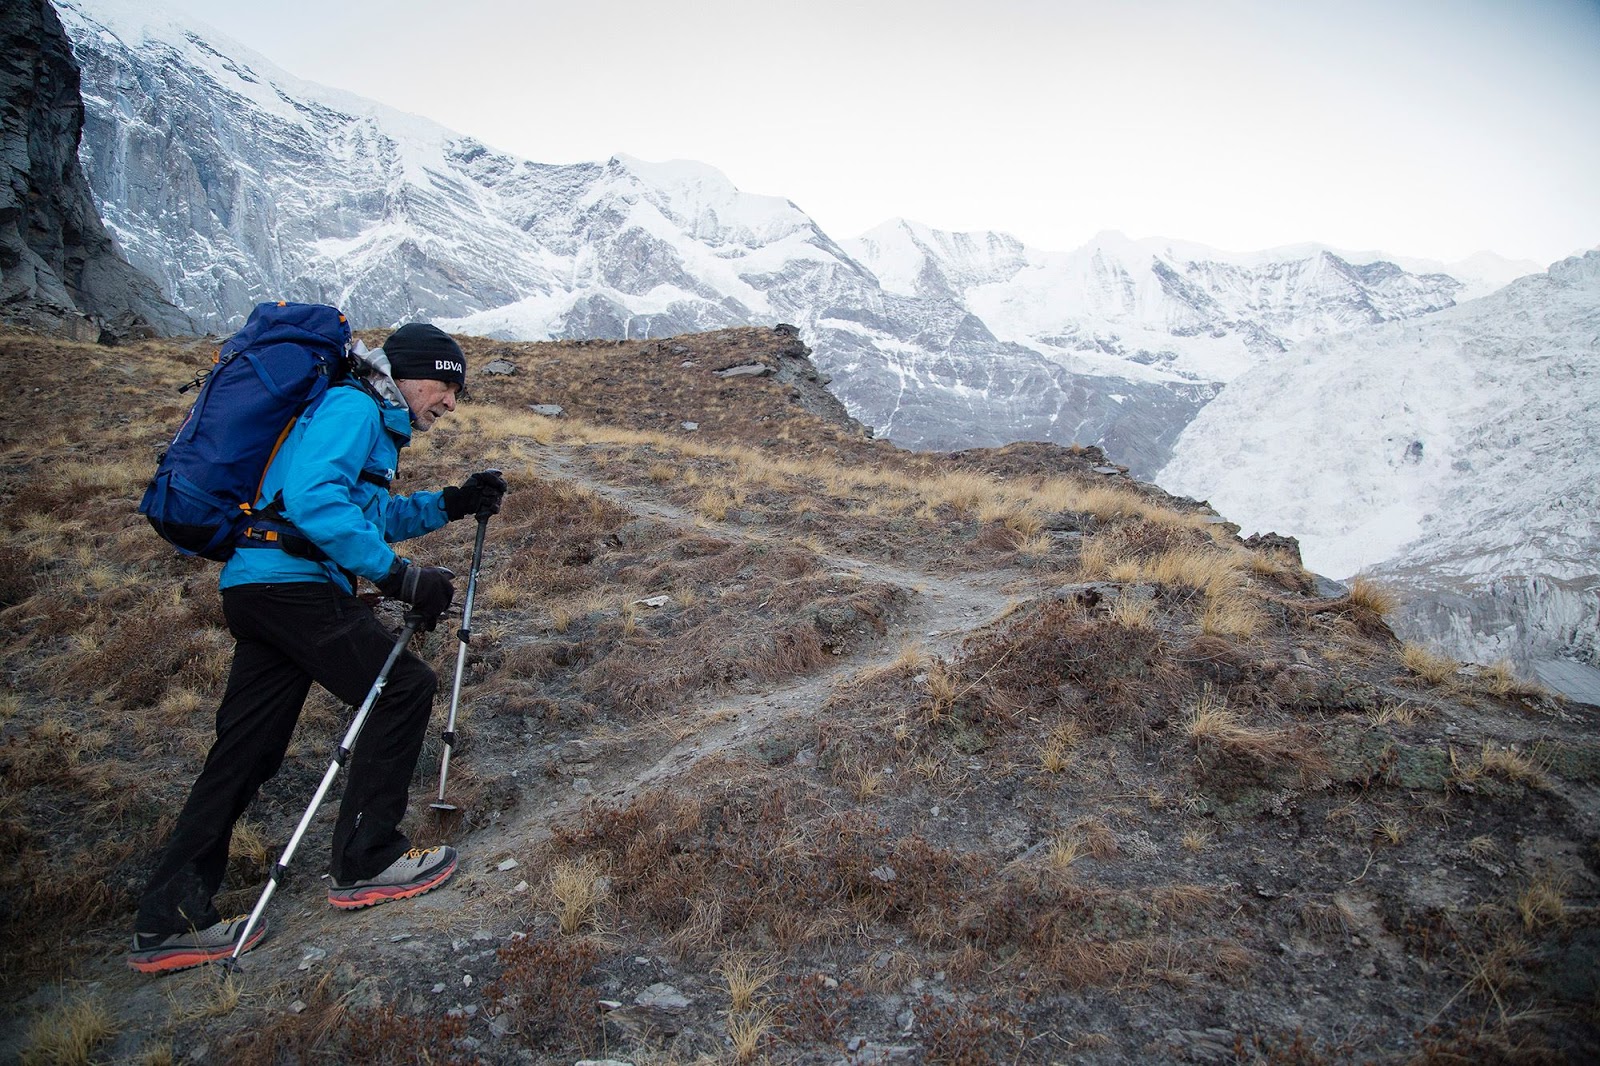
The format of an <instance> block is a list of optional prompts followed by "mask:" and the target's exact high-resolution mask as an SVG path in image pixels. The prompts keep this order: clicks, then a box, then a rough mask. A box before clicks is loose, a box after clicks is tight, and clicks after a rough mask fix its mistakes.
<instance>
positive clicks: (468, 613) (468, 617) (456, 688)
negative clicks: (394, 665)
mask: <svg viewBox="0 0 1600 1066" xmlns="http://www.w3.org/2000/svg"><path fill="white" fill-rule="evenodd" d="M488 528H489V515H486V514H482V513H480V514H479V515H478V539H477V540H476V541H475V542H474V543H473V545H472V570H471V572H470V573H469V574H468V575H467V598H466V599H465V600H464V601H462V604H461V628H460V629H458V630H456V639H457V640H459V641H460V642H461V646H460V647H459V648H457V649H456V680H455V684H454V685H452V686H451V688H450V718H449V720H448V721H446V722H445V726H444V753H443V754H442V755H440V757H439V798H438V799H436V800H434V801H433V802H432V803H430V804H428V806H429V807H432V808H433V809H434V810H436V811H438V812H440V816H441V817H442V816H443V815H444V814H447V813H450V812H452V811H456V810H459V808H458V807H457V806H456V805H455V804H454V803H446V802H445V798H444V782H445V778H446V777H448V776H449V774H450V752H451V750H452V749H453V748H454V747H455V746H456V707H457V706H459V705H460V703H461V672H462V670H463V669H465V667H466V665H467V643H468V642H469V641H470V640H471V639H472V601H473V599H474V598H475V597H476V594H477V591H478V568H479V567H480V566H482V565H483V535H484V533H485V532H486V531H487V530H488Z"/></svg>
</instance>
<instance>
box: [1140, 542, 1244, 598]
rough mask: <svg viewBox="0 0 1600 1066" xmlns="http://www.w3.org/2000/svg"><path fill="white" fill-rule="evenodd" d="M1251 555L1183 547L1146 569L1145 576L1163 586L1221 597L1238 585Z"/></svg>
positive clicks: (1152, 562) (1157, 558)
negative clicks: (1173, 586) (1193, 590)
mask: <svg viewBox="0 0 1600 1066" xmlns="http://www.w3.org/2000/svg"><path fill="white" fill-rule="evenodd" d="M1247 562H1248V556H1247V555H1245V554H1244V553H1240V552H1228V551H1219V550H1217V549H1215V548H1206V547H1194V548H1180V549H1177V550H1174V551H1169V552H1164V553H1162V554H1161V555H1159V556H1157V557H1156V558H1155V559H1153V560H1151V561H1150V563H1149V564H1147V565H1146V567H1145V576H1146V578H1147V579H1149V580H1151V581H1158V582H1160V583H1161V584H1163V585H1175V586H1179V587H1185V588H1192V589H1199V590H1201V591H1203V592H1205V593H1206V594H1207V595H1208V596H1210V597H1213V598H1215V597H1218V596H1221V595H1223V594H1225V593H1227V592H1230V591H1232V590H1233V589H1235V588H1237V587H1238V586H1239V583H1240V580H1241V571H1242V570H1243V568H1244V566H1245V564H1246V563H1247Z"/></svg>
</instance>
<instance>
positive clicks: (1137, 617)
mask: <svg viewBox="0 0 1600 1066" xmlns="http://www.w3.org/2000/svg"><path fill="white" fill-rule="evenodd" d="M1155 610H1156V604H1155V601H1154V600H1136V599H1134V598H1133V597H1131V596H1128V595H1122V596H1119V597H1117V602H1116V603H1113V604H1112V605H1111V609H1110V610H1109V611H1107V612H1106V617H1107V618H1110V619H1111V620H1112V621H1113V622H1116V623H1117V624H1118V625H1124V626H1127V627H1128V628H1129V629H1150V628H1152V626H1153V625H1154V621H1155Z"/></svg>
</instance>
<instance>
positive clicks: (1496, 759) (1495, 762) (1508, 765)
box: [1478, 742, 1546, 788]
mask: <svg viewBox="0 0 1600 1066" xmlns="http://www.w3.org/2000/svg"><path fill="white" fill-rule="evenodd" d="M1478 765H1479V769H1480V770H1481V772H1482V773H1485V774H1491V775H1493V776H1495V777H1499V778H1503V779H1504V780H1506V781H1514V782H1516V783H1518V784H1523V785H1528V786H1529V787H1532V788H1541V787H1543V786H1544V785H1545V784H1546V781H1545V776H1544V773H1543V771H1541V770H1540V769H1539V766H1538V764H1537V763H1535V762H1534V761H1533V759H1532V758H1530V757H1529V756H1527V755H1525V754H1523V753H1522V752H1520V751H1518V750H1517V749H1516V748H1497V747H1494V746H1493V745H1492V744H1489V743H1488V742H1485V743H1484V745H1483V751H1482V752H1481V753H1480V755H1479V757H1478Z"/></svg>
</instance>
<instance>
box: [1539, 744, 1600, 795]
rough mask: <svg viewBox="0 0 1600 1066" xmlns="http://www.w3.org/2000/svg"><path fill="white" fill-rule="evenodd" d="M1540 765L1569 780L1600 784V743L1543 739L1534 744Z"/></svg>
mask: <svg viewBox="0 0 1600 1066" xmlns="http://www.w3.org/2000/svg"><path fill="white" fill-rule="evenodd" d="M1533 761H1534V763H1535V764H1537V765H1538V766H1541V767H1543V768H1545V769H1546V770H1548V771H1549V772H1550V773H1553V774H1556V775H1557V776H1559V777H1565V778H1566V779H1567V780H1569V781H1581V782H1583V783H1585V784H1590V785H1593V784H1600V743H1596V742H1594V741H1577V742H1569V741H1564V740H1546V741H1541V742H1540V743H1539V744H1537V745H1535V746H1534V749H1533Z"/></svg>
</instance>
